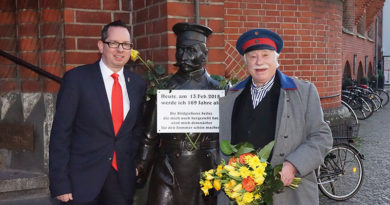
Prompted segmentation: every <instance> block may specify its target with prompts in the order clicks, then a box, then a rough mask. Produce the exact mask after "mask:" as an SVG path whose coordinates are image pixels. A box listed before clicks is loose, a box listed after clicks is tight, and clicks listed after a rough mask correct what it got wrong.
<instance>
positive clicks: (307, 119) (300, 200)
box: [218, 70, 333, 205]
mask: <svg viewBox="0 0 390 205" xmlns="http://www.w3.org/2000/svg"><path fill="white" fill-rule="evenodd" d="M276 72H277V73H278V75H277V76H278V77H279V80H280V82H281V90H280V97H279V103H278V111H277V118H276V130H275V146H274V149H273V155H272V158H271V165H272V166H275V165H278V164H282V163H283V162H284V161H286V160H287V161H289V162H291V163H292V164H293V165H294V166H295V167H296V169H297V176H298V177H301V178H302V184H300V185H299V187H298V188H297V189H296V190H292V189H290V188H287V187H285V188H284V191H283V192H282V193H279V194H274V196H273V200H274V204H275V205H284V204H286V205H287V204H288V205H290V204H294V205H299V204H302V205H311V204H319V201H318V187H317V181H316V176H315V173H314V170H315V169H316V168H318V166H319V165H320V164H321V163H323V160H324V157H325V153H326V152H327V151H328V150H329V149H330V148H331V147H332V143H333V138H332V134H331V131H330V128H329V126H328V124H327V123H326V122H325V121H324V119H323V112H322V108H321V103H320V99H319V95H318V92H317V89H316V87H315V86H314V84H312V83H310V82H306V81H302V80H298V79H296V78H290V77H288V76H286V75H284V74H283V73H282V72H281V71H279V70H277V71H276ZM248 80H251V77H248V78H247V79H245V80H244V81H242V82H241V83H239V84H238V85H237V86H235V87H233V88H232V89H231V90H230V91H229V92H228V93H227V95H226V96H225V97H223V98H221V99H220V108H219V110H220V125H219V126H220V127H219V129H220V130H219V131H220V132H219V134H220V141H222V140H228V141H230V139H231V119H232V111H233V106H234V102H235V100H236V98H237V96H238V95H239V94H240V93H241V92H242V90H243V88H244V87H245V84H246V82H247V81H248ZM221 155H222V157H223V158H225V160H226V158H227V157H226V156H224V155H223V154H221ZM227 204H228V199H227V198H226V196H225V194H224V193H222V192H221V193H220V194H219V197H218V205H227Z"/></svg>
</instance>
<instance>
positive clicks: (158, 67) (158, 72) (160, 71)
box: [154, 65, 165, 75]
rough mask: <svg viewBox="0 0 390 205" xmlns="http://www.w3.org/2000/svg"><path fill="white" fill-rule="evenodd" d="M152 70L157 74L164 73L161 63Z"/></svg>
mask: <svg viewBox="0 0 390 205" xmlns="http://www.w3.org/2000/svg"><path fill="white" fill-rule="evenodd" d="M154 70H155V71H156V73H157V75H164V74H165V68H164V67H163V66H162V65H158V66H157V67H156V68H155V69H154Z"/></svg>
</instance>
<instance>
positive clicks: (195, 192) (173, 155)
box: [147, 148, 218, 205]
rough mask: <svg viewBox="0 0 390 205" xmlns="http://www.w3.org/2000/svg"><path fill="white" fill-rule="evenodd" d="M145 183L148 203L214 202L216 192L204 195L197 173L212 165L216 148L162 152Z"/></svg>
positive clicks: (184, 204)
mask: <svg viewBox="0 0 390 205" xmlns="http://www.w3.org/2000/svg"><path fill="white" fill-rule="evenodd" d="M159 156H160V157H159V159H158V160H157V163H156V164H155V167H154V170H153V172H152V176H151V181H150V185H149V195H148V202H147V204H148V205H215V204H217V197H216V193H215V192H213V191H211V192H210V195H209V196H204V194H203V192H202V191H201V190H200V185H199V180H200V172H202V171H207V170H209V169H213V168H216V165H217V156H218V149H216V148H214V149H206V150H195V151H188V150H185V151H172V150H169V152H168V153H167V152H163V153H161V154H160V155H159Z"/></svg>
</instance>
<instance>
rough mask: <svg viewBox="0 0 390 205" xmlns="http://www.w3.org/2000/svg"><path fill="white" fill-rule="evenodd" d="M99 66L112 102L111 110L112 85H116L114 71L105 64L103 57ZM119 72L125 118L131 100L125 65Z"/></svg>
mask: <svg viewBox="0 0 390 205" xmlns="http://www.w3.org/2000/svg"><path fill="white" fill-rule="evenodd" d="M99 66H100V71H101V72H102V77H103V81H104V87H106V93H107V98H108V102H109V104H110V111H111V93H112V86H113V85H114V78H112V77H111V75H112V74H113V73H114V72H112V71H111V70H110V69H109V68H108V67H107V66H106V65H105V64H104V62H103V60H102V59H100V62H99ZM117 74H118V75H119V77H118V80H119V84H120V85H121V88H122V96H123V120H124V119H125V118H126V115H127V113H128V112H129V110H130V100H129V95H128V94H127V89H126V81H125V76H124V74H123V67H122V69H121V70H120V71H119V72H118V73H117Z"/></svg>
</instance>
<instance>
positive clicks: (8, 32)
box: [0, 0, 19, 93]
mask: <svg viewBox="0 0 390 205" xmlns="http://www.w3.org/2000/svg"><path fill="white" fill-rule="evenodd" d="M15 10H16V5H15V3H14V2H13V0H8V1H1V2H0V33H1V36H0V49H2V50H4V51H6V52H9V53H11V54H16V26H15V24H16V15H15ZM16 76H17V70H16V65H15V63H13V62H11V61H8V60H7V59H5V58H3V57H0V93H5V92H9V91H13V90H16V89H18V87H19V85H18V83H17V82H16Z"/></svg>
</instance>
